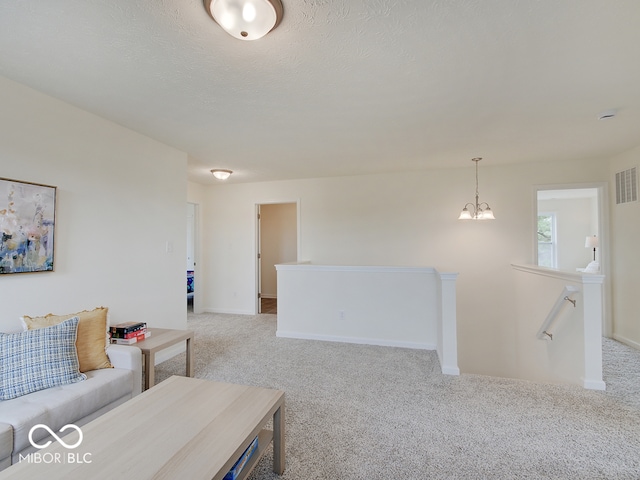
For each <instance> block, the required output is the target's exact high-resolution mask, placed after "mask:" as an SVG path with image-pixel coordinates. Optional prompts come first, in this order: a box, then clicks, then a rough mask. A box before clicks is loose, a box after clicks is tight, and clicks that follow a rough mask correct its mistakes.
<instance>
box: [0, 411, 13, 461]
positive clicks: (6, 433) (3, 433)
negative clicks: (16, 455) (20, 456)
mask: <svg viewBox="0 0 640 480" xmlns="http://www.w3.org/2000/svg"><path fill="white" fill-rule="evenodd" d="M12 453H13V427H12V426H11V425H9V424H8V423H2V422H0V470H4V469H5V468H7V467H8V466H10V465H11V454H12Z"/></svg>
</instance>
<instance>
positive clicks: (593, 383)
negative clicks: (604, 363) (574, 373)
mask: <svg viewBox="0 0 640 480" xmlns="http://www.w3.org/2000/svg"><path fill="white" fill-rule="evenodd" d="M582 386H583V387H584V388H586V389H588V390H606V389H607V385H606V384H605V383H604V382H603V381H602V380H585V379H582Z"/></svg>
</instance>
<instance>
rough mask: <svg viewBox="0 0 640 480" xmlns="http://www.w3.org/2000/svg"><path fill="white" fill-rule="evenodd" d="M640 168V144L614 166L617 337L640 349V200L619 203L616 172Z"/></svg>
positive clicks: (612, 194) (611, 203)
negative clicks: (639, 293) (617, 203)
mask: <svg viewBox="0 0 640 480" xmlns="http://www.w3.org/2000/svg"><path fill="white" fill-rule="evenodd" d="M632 167H638V168H639V169H640V147H639V148H636V149H634V150H631V151H629V152H626V153H624V154H621V155H619V156H617V157H615V158H614V159H613V160H612V161H611V169H610V182H611V188H610V189H609V191H610V195H611V196H610V205H611V228H612V248H611V251H612V255H611V256H612V262H611V263H612V273H613V317H614V322H613V336H614V338H616V339H618V340H620V341H623V342H625V343H628V344H629V345H633V346H635V347H636V348H640V313H639V312H640V295H638V286H639V285H640V251H639V248H638V245H639V242H638V238H640V203H639V202H633V203H625V204H620V205H616V191H615V174H616V172H620V171H622V170H626V169H628V168H632Z"/></svg>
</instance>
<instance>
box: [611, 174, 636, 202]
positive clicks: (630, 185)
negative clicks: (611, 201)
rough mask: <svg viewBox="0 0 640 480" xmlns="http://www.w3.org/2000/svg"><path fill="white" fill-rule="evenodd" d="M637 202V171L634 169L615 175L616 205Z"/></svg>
mask: <svg viewBox="0 0 640 480" xmlns="http://www.w3.org/2000/svg"><path fill="white" fill-rule="evenodd" d="M637 201H638V171H637V168H636V167H633V168H630V169H628V170H624V171H622V172H618V173H616V205H620V204H621V203H629V202H637Z"/></svg>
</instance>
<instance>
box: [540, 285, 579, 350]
mask: <svg viewBox="0 0 640 480" xmlns="http://www.w3.org/2000/svg"><path fill="white" fill-rule="evenodd" d="M579 291H580V289H579V288H578V287H575V286H573V285H565V287H564V289H563V290H562V293H561V294H560V295H559V296H558V299H557V300H556V303H555V304H554V305H553V307H552V308H551V310H550V311H549V315H547V318H546V319H545V321H544V323H543V324H542V326H541V327H540V330H538V335H537V337H538V339H539V340H553V334H552V333H550V330H551V326H552V325H553V323H554V322H555V321H556V320H557V318H558V315H559V314H560V311H561V310H562V308H563V307H564V306H565V305H566V304H567V303H572V304H573V307H574V308H575V306H576V300H574V299H573V298H571V295H573V294H574V293H576V292H579Z"/></svg>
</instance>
